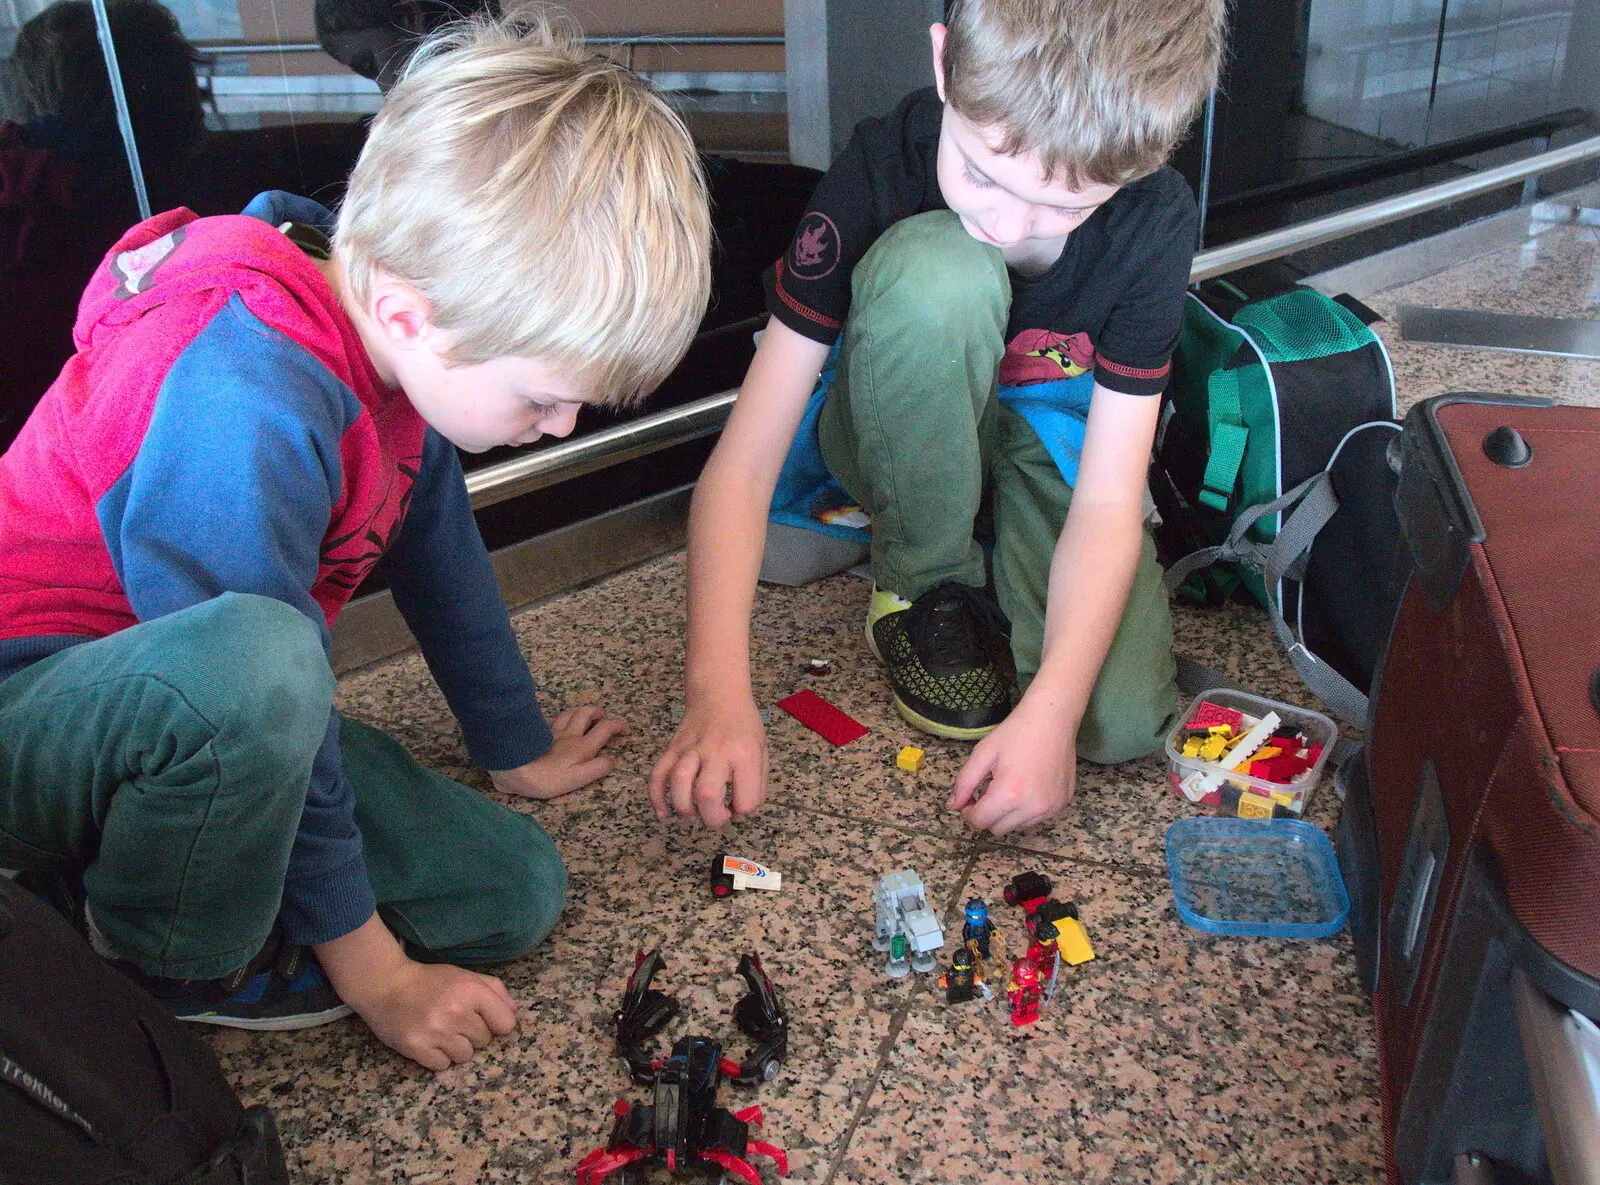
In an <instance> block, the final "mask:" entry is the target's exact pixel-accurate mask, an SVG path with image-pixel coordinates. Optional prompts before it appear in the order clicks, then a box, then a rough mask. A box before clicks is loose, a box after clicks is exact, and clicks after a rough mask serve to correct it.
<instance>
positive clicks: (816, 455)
mask: <svg viewBox="0 0 1600 1185" xmlns="http://www.w3.org/2000/svg"><path fill="white" fill-rule="evenodd" d="M838 360H839V343H838V342H837V341H835V342H834V343H833V349H831V350H829V351H828V360H827V361H826V362H824V363H823V364H822V373H821V374H819V375H818V376H817V385H816V387H815V389H814V390H812V392H811V401H810V402H809V403H807V404H806V414H805V415H803V416H802V417H800V427H799V428H798V429H797V430H796V431H795V434H794V443H792V444H791V445H790V446H789V453H788V455H787V456H786V457H784V459H783V468H782V469H781V470H779V472H778V484H777V485H776V486H775V487H774V488H773V491H772V508H771V510H770V511H769V512H768V515H767V517H768V518H769V519H771V520H772V521H773V522H775V523H785V524H787V525H788V526H791V527H804V528H805V529H806V530H808V531H817V532H819V533H821V534H823V535H832V536H833V537H834V538H835V539H849V540H852V541H854V542H857V543H867V542H869V541H870V540H871V539H872V532H870V531H867V530H864V529H862V528H861V527H847V526H841V525H836V524H833V523H824V522H818V521H817V519H816V517H815V516H814V515H813V514H812V510H813V508H814V507H815V506H816V505H817V503H818V502H819V501H820V500H823V499H826V500H827V501H828V503H829V504H831V505H840V504H845V503H849V502H850V501H852V499H851V496H850V494H848V493H847V492H846V491H845V489H844V487H843V486H841V485H840V484H839V483H838V482H836V481H835V480H834V479H833V475H832V474H831V473H829V472H828V467H827V465H825V464H824V463H823V460H822V446H821V444H819V443H818V441H817V420H818V418H819V417H820V416H821V415H822V405H823V404H824V403H826V402H827V401H828V388H829V387H831V386H832V385H833V368H834V364H835V363H836V362H838Z"/></svg>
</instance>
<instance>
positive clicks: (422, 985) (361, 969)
mask: <svg viewBox="0 0 1600 1185" xmlns="http://www.w3.org/2000/svg"><path fill="white" fill-rule="evenodd" d="M315 950H316V952H317V961H318V962H320V963H321V964H322V969H323V970H324V971H325V972H327V975H328V982H329V983H331V984H332V985H333V990H334V991H336V992H338V993H339V998H340V999H341V1000H343V1001H344V1002H345V1003H346V1004H348V1005H350V1007H352V1008H354V1009H355V1010H356V1012H357V1013H359V1014H360V1016H361V1019H362V1020H364V1021H366V1022H367V1024H368V1025H369V1026H371V1028H372V1031H373V1032H374V1033H376V1034H377V1036H378V1039H379V1040H380V1041H382V1042H383V1043H384V1044H385V1045H387V1046H389V1047H390V1048H391V1049H394V1050H397V1051H398V1052H400V1053H403V1054H405V1055H406V1056H407V1057H409V1058H411V1059H412V1060H413V1061H416V1062H420V1063H422V1065H424V1066H426V1067H427V1068H428V1069H430V1070H448V1069H449V1068H450V1067H451V1066H452V1065H455V1064H457V1063H460V1062H466V1061H471V1060H472V1055H473V1054H474V1053H475V1052H476V1051H477V1050H480V1049H482V1048H483V1047H484V1046H485V1045H487V1044H489V1042H490V1041H491V1040H493V1039H494V1038H495V1037H503V1036H504V1035H505V1034H507V1033H509V1032H510V1031H511V1030H512V1029H514V1028H515V1027H516V1024H517V1016H516V1014H517V1005H516V1002H515V1001H514V1000H512V998H511V993H510V992H508V991H506V987H505V984H503V983H501V982H500V981H499V980H498V979H495V978H494V977H493V976H491V975H479V974H478V973H477V972H475V971H468V970H466V969H465V968H462V967H452V966H451V965H450V964H448V963H418V962H416V961H414V960H413V959H411V958H408V957H407V955H406V953H405V951H404V950H402V949H401V947H400V943H399V941H398V940H397V939H396V938H395V936H394V935H393V934H391V933H390V932H389V928H388V927H387V926H385V925H384V924H383V919H381V918H380V917H379V916H378V915H377V914H373V915H372V916H371V917H370V918H368V919H367V920H366V922H365V923H364V924H362V925H361V926H360V927H358V928H357V929H355V930H352V931H351V932H350V933H349V934H346V935H345V936H344V937H342V938H335V939H334V940H333V941H332V942H324V943H320V944H319V945H318V946H317V947H315Z"/></svg>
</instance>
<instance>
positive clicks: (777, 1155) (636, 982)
mask: <svg viewBox="0 0 1600 1185" xmlns="http://www.w3.org/2000/svg"><path fill="white" fill-rule="evenodd" d="M665 966H666V960H665V959H663V958H662V957H661V952H660V951H651V952H650V953H649V954H645V952H644V951H640V952H639V953H638V955H637V957H636V960H635V962H634V968H633V974H632V975H631V976H629V977H628V987H627V990H626V991H625V992H624V993H623V996H622V1007H621V1008H619V1009H618V1010H617V1013H616V1017H615V1020H616V1027H617V1044H616V1051H617V1056H618V1057H619V1058H621V1059H622V1062H623V1064H624V1065H625V1066H626V1067H627V1069H628V1075H629V1077H631V1078H632V1079H633V1081H634V1082H636V1083H639V1084H640V1085H650V1086H653V1087H654V1090H655V1094H654V1099H653V1101H652V1102H650V1103H639V1104H636V1105H632V1106H630V1105H629V1104H628V1103H627V1102H625V1101H624V1100H622V1099H618V1100H617V1102H616V1107H615V1110H616V1121H615V1122H614V1123H613V1124H612V1127H611V1138H610V1139H609V1140H608V1141H607V1142H606V1146H605V1147H604V1148H596V1149H595V1150H594V1151H592V1152H590V1153H589V1155H587V1156H585V1157H584V1158H583V1159H582V1160H581V1161H579V1162H578V1185H600V1182H601V1181H603V1180H604V1179H605V1178H606V1177H608V1176H609V1175H610V1174H612V1173H614V1172H617V1171H618V1170H623V1175H622V1176H621V1177H619V1178H618V1181H619V1182H621V1181H629V1182H631V1181H636V1180H637V1179H638V1178H636V1177H634V1176H633V1175H632V1174H631V1173H630V1172H629V1171H628V1169H629V1166H632V1165H634V1164H640V1163H641V1162H643V1163H660V1164H665V1165H666V1167H667V1170H668V1171H669V1172H675V1171H677V1170H678V1169H679V1168H684V1169H690V1168H697V1169H699V1170H700V1171H702V1172H703V1173H704V1174H705V1180H706V1185H727V1181H728V1174H730V1173H732V1174H735V1175H737V1176H738V1177H740V1178H741V1179H743V1180H744V1181H745V1182H746V1183H747V1185H761V1176H760V1174H759V1173H758V1172H757V1171H756V1169H755V1166H754V1165H752V1164H751V1163H750V1162H749V1160H748V1159H746V1157H747V1156H748V1155H749V1154H750V1153H757V1154H759V1155H762V1156H770V1157H771V1158H772V1159H773V1160H774V1161H775V1162H776V1163H777V1166H778V1173H779V1175H781V1176H785V1177H786V1176H788V1175H789V1159H788V1157H787V1156H786V1155H785V1154H784V1152H783V1150H782V1149H781V1148H778V1147H777V1146H776V1145H773V1144H767V1143H764V1142H762V1141H760V1140H752V1139H751V1138H750V1129H751V1128H752V1127H759V1126H760V1124H761V1108H760V1107H746V1108H745V1109H744V1110H742V1111H738V1112H732V1111H728V1110H726V1109H725V1108H722V1107H719V1106H717V1105H716V1100H717V1088H718V1087H719V1086H720V1085H721V1084H722V1080H723V1079H724V1078H729V1079H732V1080H733V1081H734V1082H738V1083H741V1084H744V1085H751V1084H754V1083H757V1082H770V1081H772V1079H773V1078H775V1077H777V1074H778V1066H779V1063H780V1062H782V1060H783V1058H784V1056H785V1055H786V1054H787V1053H788V1052H789V1018H788V1017H787V1016H786V1015H785V1014H784V1011H783V1006H782V1005H781V1004H780V1003H779V1001H778V995H777V993H776V992H775V991H774V990H773V988H772V981H771V980H770V979H768V978H767V973H766V972H765V971H763V970H762V969H761V960H760V959H759V958H757V957H756V956H755V955H753V954H748V955H745V956H744V957H743V958H741V959H740V960H739V974H740V975H741V976H742V977H743V978H744V981H745V983H746V984H748V985H749V988H750V991H749V993H748V994H747V995H746V996H745V997H744V998H743V999H742V1000H740V1001H739V1003H738V1004H737V1005H735V1007H734V1010H733V1019H734V1022H735V1023H736V1024H737V1025H738V1026H739V1028H740V1030H741V1031H742V1032H743V1033H744V1034H745V1036H747V1037H748V1038H750V1040H751V1041H752V1042H754V1048H753V1049H752V1050H751V1053H750V1056H749V1058H748V1059H747V1060H746V1061H743V1062H735V1061H732V1060H730V1059H729V1058H726V1057H723V1056H722V1046H721V1045H720V1044H718V1043H717V1042H716V1041H713V1040H712V1039H711V1038H710V1037H683V1038H680V1039H679V1040H678V1042H677V1043H676V1044H675V1045H674V1046H673V1047H672V1054H671V1056H669V1057H667V1058H665V1059H661V1060H653V1059H652V1058H651V1056H650V1054H649V1052H648V1051H647V1050H646V1048H645V1045H646V1043H647V1042H648V1041H650V1040H651V1039H652V1038H653V1037H655V1036H656V1035H657V1034H658V1033H659V1032H660V1031H661V1030H662V1029H663V1028H664V1027H665V1026H666V1024H667V1022H668V1021H670V1020H671V1019H672V1018H673V1017H674V1016H676V1015H677V1014H678V1010H679V1008H678V1002H677V1001H676V1000H674V999H673V998H672V997H671V996H669V995H667V994H666V993H665V992H662V991H659V990H657V989H655V988H652V987H651V986H650V983H651V980H653V979H654V978H655V976H656V973H657V972H658V971H660V970H662V969H663V968H664V967H665Z"/></svg>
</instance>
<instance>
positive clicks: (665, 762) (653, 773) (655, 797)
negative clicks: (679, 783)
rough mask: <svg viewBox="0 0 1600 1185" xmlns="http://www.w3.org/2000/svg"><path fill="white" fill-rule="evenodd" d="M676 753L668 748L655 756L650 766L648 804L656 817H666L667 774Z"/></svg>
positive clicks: (676, 756) (670, 769) (676, 758)
mask: <svg viewBox="0 0 1600 1185" xmlns="http://www.w3.org/2000/svg"><path fill="white" fill-rule="evenodd" d="M677 760H678V755H677V754H676V753H674V752H673V751H672V750H671V749H670V748H669V749H668V750H667V751H666V752H665V753H663V754H662V755H661V756H660V757H658V758H656V763H655V765H653V766H651V767H650V806H651V808H652V809H653V810H654V811H655V812H656V818H658V819H665V818H666V817H667V814H668V812H667V776H668V774H670V773H671V772H672V767H673V765H674V763H676V762H677Z"/></svg>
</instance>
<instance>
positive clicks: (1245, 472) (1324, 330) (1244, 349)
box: [1151, 282, 1399, 725]
mask: <svg viewBox="0 0 1600 1185" xmlns="http://www.w3.org/2000/svg"><path fill="white" fill-rule="evenodd" d="M1374 320H1377V315H1376V314H1375V313H1372V312H1371V310H1369V309H1367V308H1366V307H1365V306H1363V305H1361V304H1360V303H1359V302H1358V301H1354V300H1351V299H1350V298H1348V297H1341V298H1338V299H1333V298H1330V297H1327V296H1324V295H1323V294H1322V293H1320V292H1316V291H1314V290H1312V289H1310V288H1293V289H1290V290H1288V291H1280V292H1278V293H1276V294H1274V295H1271V296H1268V297H1266V298H1264V299H1259V300H1250V299H1248V298H1247V297H1246V294H1245V293H1243V292H1241V291H1240V290H1239V289H1237V288H1235V287H1233V286H1232V285H1229V284H1227V283H1225V282H1211V283H1209V284H1205V285H1202V286H1201V288H1200V290H1199V291H1198V292H1197V293H1191V294H1190V296H1189V298H1188V305H1187V308H1186V310H1185V316H1184V323H1183V329H1182V334H1181V336H1180V338H1179V342H1178V348H1177V352H1176V353H1175V354H1174V356H1173V366H1172V380H1171V382H1170V384H1169V385H1168V388H1167V394H1166V396H1165V399H1166V403H1165V406H1164V407H1163V409H1162V419H1161V426H1160V428H1159V430H1158V433H1157V437H1156V450H1155V458H1154V462H1153V464H1152V467H1151V493H1152V495H1153V496H1154V498H1155V502H1156V507H1157V509H1158V510H1159V512H1160V515H1161V519H1162V525H1161V527H1160V528H1159V529H1158V531H1157V543H1158V545H1159V546H1160V549H1161V552H1162V560H1163V562H1164V563H1166V564H1167V566H1168V584H1169V586H1170V587H1176V588H1179V589H1180V590H1181V591H1182V592H1183V594H1184V595H1187V596H1190V597H1192V598H1194V599H1196V600H1202V601H1206V602H1210V603H1217V602H1219V601H1221V600H1224V599H1226V598H1228V597H1244V598H1248V599H1251V600H1254V601H1256V602H1258V603H1260V604H1261V605H1262V606H1263V607H1264V608H1266V609H1267V610H1268V612H1269V614H1270V615H1271V616H1272V621H1273V628H1274V631H1275V632H1276V633H1277V635H1278V640H1279V641H1280V642H1281V643H1282V644H1283V646H1284V647H1285V648H1286V649H1287V650H1288V652H1289V656H1290V658H1291V660H1292V661H1293V662H1294V664H1295V668H1296V669H1297V670H1298V671H1299V672H1300V674H1301V676H1302V677H1303V678H1304V679H1305V681H1306V683H1307V685H1308V686H1310V688H1311V689H1312V691H1314V692H1315V693H1316V694H1317V696H1318V697H1319V698H1320V699H1322V701H1323V702H1324V703H1325V704H1327V705H1328V707H1330V708H1331V709H1332V710H1333V711H1334V712H1335V713H1337V714H1338V715H1340V716H1342V717H1344V718H1345V719H1346V720H1350V721H1351V722H1352V723H1355V724H1357V725H1360V724H1362V723H1364V720H1365V716H1366V691H1367V689H1368V688H1369V686H1370V684H1371V679H1372V673H1373V668H1374V666H1375V664H1376V662H1377V659H1378V657H1379V655H1380V654H1381V653H1382V650H1383V647H1384V645H1385V644H1386V642H1387V637H1386V634H1387V627H1388V623H1389V622H1390V621H1391V620H1392V618H1393V613H1392V612H1389V611H1387V610H1388V609H1389V608H1390V607H1392V602H1393V599H1394V597H1395V595H1396V593H1397V591H1398V590H1396V589H1394V588H1393V587H1392V585H1393V583H1394V581H1393V568H1394V565H1393V563H1392V560H1391V556H1392V555H1393V552H1394V547H1395V545H1396V542H1397V539H1398V525H1397V523H1396V521H1395V514H1394V508H1393V503H1392V496H1393V489H1394V475H1393V473H1392V471H1391V469H1390V467H1389V464H1388V462H1387V457H1386V452H1387V448H1388V445H1389V442H1390V441H1391V440H1392V439H1393V438H1394V436H1395V434H1396V433H1397V432H1398V430H1399V422H1398V421H1397V420H1396V418H1395V395H1394V376H1393V372H1392V370H1391V368H1390V365H1389V358H1388V355H1387V353H1386V352H1385V350H1384V348H1383V343H1382V342H1381V341H1379V339H1378V337H1377V335H1376V334H1374V333H1373V332H1372V330H1371V329H1370V328H1369V327H1368V326H1369V325H1370V323H1371V322H1372V321H1374ZM1291 620H1292V621H1293V622H1294V623H1295V624H1294V626H1293V627H1292V628H1291V626H1290V625H1289V622H1290V621H1291Z"/></svg>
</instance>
